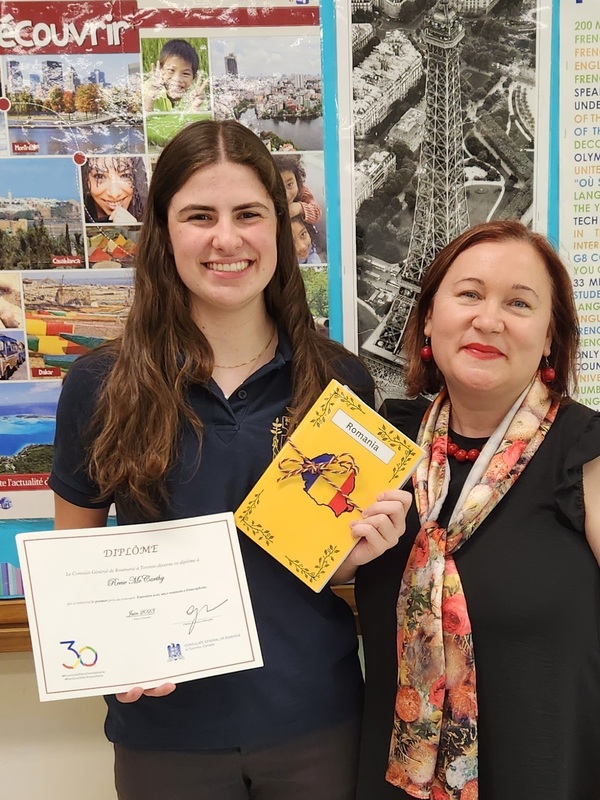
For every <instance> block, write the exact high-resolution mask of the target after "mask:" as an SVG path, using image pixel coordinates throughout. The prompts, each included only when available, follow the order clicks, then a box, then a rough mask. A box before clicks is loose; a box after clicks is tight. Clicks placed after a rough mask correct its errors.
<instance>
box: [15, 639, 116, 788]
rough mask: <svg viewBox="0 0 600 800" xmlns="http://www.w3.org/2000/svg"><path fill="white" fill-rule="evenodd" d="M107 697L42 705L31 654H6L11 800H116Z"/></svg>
mask: <svg viewBox="0 0 600 800" xmlns="http://www.w3.org/2000/svg"><path fill="white" fill-rule="evenodd" d="M103 721H104V701H103V700H102V699H101V698H97V697H94V698H86V699H82V700H71V701H68V700H65V701H57V702H50V703H40V701H39V699H38V694H37V686H36V681H35V673H34V669H33V656H32V654H31V653H2V654H0V780H1V783H2V797H3V798H5V799H6V800H9V798H10V800H16V799H17V798H19V800H58V798H61V800H63V798H65V797H75V796H81V797H85V800H115V798H116V794H115V791H114V788H113V777H112V748H111V746H110V744H109V743H108V742H107V741H106V739H105V738H104V733H103V729H102V725H103Z"/></svg>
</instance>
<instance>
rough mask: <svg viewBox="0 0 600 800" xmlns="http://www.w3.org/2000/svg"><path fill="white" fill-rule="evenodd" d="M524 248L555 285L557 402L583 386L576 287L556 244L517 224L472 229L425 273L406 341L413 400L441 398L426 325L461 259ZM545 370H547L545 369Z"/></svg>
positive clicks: (553, 326)
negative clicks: (486, 249) (481, 248)
mask: <svg viewBox="0 0 600 800" xmlns="http://www.w3.org/2000/svg"><path fill="white" fill-rule="evenodd" d="M507 241H515V242H524V243H525V244H528V245H530V246H531V247H532V248H533V249H534V250H535V252H536V253H537V254H538V255H539V256H540V258H541V259H542V261H543V262H544V264H545V266H546V270H547V271H548V277H549V278H550V283H551V284H552V317H551V321H550V332H551V335H552V345H551V351H550V355H549V356H548V360H549V362H550V364H551V365H552V366H553V367H554V369H555V371H556V378H555V379H554V380H553V381H552V383H551V384H550V385H549V387H548V389H549V390H550V394H551V395H552V396H553V397H554V398H556V399H564V398H566V397H568V396H569V395H570V394H571V392H572V391H574V389H575V388H576V386H577V366H576V362H577V348H578V346H579V321H578V319H577V309H576V307H575V300H574V297H573V286H572V284H571V279H570V277H569V273H568V272H567V269H566V267H565V265H564V264H563V262H562V260H561V258H560V256H559V255H558V254H557V253H556V251H555V250H554V248H553V247H552V245H551V244H550V242H548V240H547V239H546V238H545V237H544V236H542V235H540V234H539V233H534V232H533V231H531V230H530V229H529V228H526V227H525V225H523V224H522V223H520V222H518V221H517V220H503V221H497V222H484V223H482V224H481V225H475V226H474V227H473V228H469V229H468V230H466V231H465V232H464V233H462V234H461V235H460V236H458V237H457V238H456V239H454V240H453V241H451V242H450V243H449V244H447V245H446V247H444V249H443V250H441V251H440V252H439V253H438V255H437V256H436V257H435V258H434V260H433V261H432V263H431V266H430V267H429V269H428V270H427V272H426V273H425V278H424V280H423V285H422V287H421V294H420V295H419V299H418V301H417V304H416V306H415V308H414V309H413V311H412V312H411V316H410V318H409V320H408V324H407V328H406V337H405V354H406V357H407V360H408V368H407V373H406V384H407V393H408V394H409V396H411V397H413V396H416V395H418V394H421V393H423V392H425V393H429V394H433V393H435V392H438V391H439V390H440V389H441V388H442V386H443V384H444V377H443V375H442V374H441V372H440V371H439V369H438V368H437V365H436V364H435V361H423V360H422V359H421V358H420V351H421V348H422V347H423V337H424V333H423V331H424V328H425V319H426V317H427V314H428V312H429V311H430V310H431V308H432V306H433V301H434V299H435V295H436V293H437V290H438V289H439V287H440V284H441V282H442V280H443V279H444V276H445V275H446V273H447V272H448V270H449V269H450V267H451V266H452V264H453V263H454V261H455V260H456V258H457V257H458V256H459V255H460V254H461V253H464V251H465V250H468V249H469V248H470V247H474V246H475V245H477V244H481V243H482V242H507ZM540 366H542V365H540Z"/></svg>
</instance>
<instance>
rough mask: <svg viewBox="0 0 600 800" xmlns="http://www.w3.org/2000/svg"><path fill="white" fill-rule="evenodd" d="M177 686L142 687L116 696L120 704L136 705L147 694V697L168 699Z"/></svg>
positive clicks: (168, 684) (167, 684) (166, 684)
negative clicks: (167, 696)
mask: <svg viewBox="0 0 600 800" xmlns="http://www.w3.org/2000/svg"><path fill="white" fill-rule="evenodd" d="M176 688H177V686H176V685H175V684H174V683H163V684H161V686H156V687H155V688H154V689H142V687H141V686H134V687H133V689H130V690H129V691H128V692H120V693H119V694H117V695H115V697H116V698H117V700H118V701H119V703H135V701H136V700H139V699H140V697H141V696H142V695H143V694H145V695H146V697H166V695H168V694H171V692H174V691H175V689H176Z"/></svg>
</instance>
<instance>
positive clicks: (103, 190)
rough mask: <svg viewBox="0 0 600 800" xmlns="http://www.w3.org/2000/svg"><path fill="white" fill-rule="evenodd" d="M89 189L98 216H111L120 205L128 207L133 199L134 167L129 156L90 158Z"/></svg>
mask: <svg viewBox="0 0 600 800" xmlns="http://www.w3.org/2000/svg"><path fill="white" fill-rule="evenodd" d="M88 191H89V193H90V196H91V198H92V200H93V201H94V204H95V206H96V209H97V211H98V216H99V217H101V216H106V217H110V215H111V214H112V213H113V211H114V210H115V209H116V208H118V207H120V208H124V209H127V208H129V206H130V205H131V201H132V199H133V168H132V164H131V161H130V160H129V159H127V158H94V159H91V160H90V164H89V173H88Z"/></svg>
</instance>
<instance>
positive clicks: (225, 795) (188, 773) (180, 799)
mask: <svg viewBox="0 0 600 800" xmlns="http://www.w3.org/2000/svg"><path fill="white" fill-rule="evenodd" d="M359 731H360V725H359V722H358V720H356V721H352V722H351V723H345V724H344V725H340V726H338V727H336V728H331V729H329V730H327V731H319V732H318V733H311V734H307V735H305V736H302V737H299V738H296V739H293V740H291V741H286V742H285V743H284V744H280V745H276V746H271V747H268V748H257V749H245V748H236V749H231V750H199V751H154V750H129V749H127V748H124V747H121V746H119V745H115V785H116V787H117V795H118V797H119V800H354V797H355V794H356V770H357V763H358V740H359Z"/></svg>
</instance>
